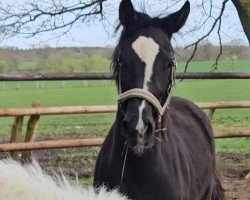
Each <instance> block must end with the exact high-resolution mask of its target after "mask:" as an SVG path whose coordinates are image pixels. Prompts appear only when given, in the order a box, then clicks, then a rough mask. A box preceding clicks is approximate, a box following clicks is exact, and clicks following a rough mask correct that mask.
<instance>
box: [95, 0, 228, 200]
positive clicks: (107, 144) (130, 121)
mask: <svg viewBox="0 0 250 200" xmlns="http://www.w3.org/2000/svg"><path fill="white" fill-rule="evenodd" d="M189 13H190V2H189V1H186V2H185V4H184V5H183V7H182V8H181V9H180V10H178V11H177V12H174V13H172V14H170V15H168V16H166V17H150V16H149V15H147V14H146V13H141V12H139V11H136V10H135V9H134V7H133V4H132V2H131V0H122V1H121V3H120V7H119V20H120V26H122V27H123V30H122V32H121V36H120V39H119V41H118V45H117V46H116V48H115V50H114V53H113V60H112V69H113V75H114V77H115V81H116V85H117V88H118V91H119V97H118V110H117V113H116V119H115V122H114V124H113V125H112V127H111V129H110V131H109V133H108V135H107V137H106V139H105V141H104V143H103V145H102V148H101V150H100V153H99V155H98V158H97V161H96V166H95V172H94V184H93V186H94V187H95V188H98V187H100V186H102V185H105V186H106V187H108V188H110V189H114V188H116V189H119V191H120V192H121V193H122V194H125V195H127V196H128V197H129V198H130V199H136V200H166V199H167V200H218V199H220V200H221V199H223V198H224V191H223V187H222V184H221V181H220V178H219V176H218V175H217V173H216V169H215V144H214V138H213V130H212V127H211V124H210V121H209V119H208V117H207V116H206V114H205V113H204V112H203V111H202V110H201V109H200V108H199V107H198V106H196V105H195V104H194V103H193V102H191V101H189V100H186V99H183V98H180V97H172V88H173V85H174V82H175V68H176V61H175V56H174V50H173V47H172V45H171V38H172V35H173V34H174V33H176V32H178V31H179V30H180V29H181V28H182V27H183V26H184V24H185V22H186V20H187V18H188V15H189ZM97 191H98V189H97Z"/></svg>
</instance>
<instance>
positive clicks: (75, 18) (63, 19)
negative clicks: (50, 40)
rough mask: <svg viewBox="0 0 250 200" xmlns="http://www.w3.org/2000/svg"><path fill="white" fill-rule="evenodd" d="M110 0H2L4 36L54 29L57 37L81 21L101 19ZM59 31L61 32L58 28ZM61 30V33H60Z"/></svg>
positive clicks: (0, 29)
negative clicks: (107, 1)
mask: <svg viewBox="0 0 250 200" xmlns="http://www.w3.org/2000/svg"><path fill="white" fill-rule="evenodd" d="M104 1H106V0H87V1H86V0H74V1H67V0H51V1H47V0H28V1H25V2H21V1H20V2H19V1H15V2H16V4H14V5H13V2H12V3H3V2H2V3H0V33H1V37H2V39H6V38H10V37H13V36H16V35H22V36H25V37H33V36H35V35H38V34H41V33H44V32H53V33H54V37H60V36H62V35H65V34H67V33H68V32H69V31H70V30H71V29H72V27H73V26H77V24H78V23H79V22H81V23H83V22H88V21H91V20H94V19H101V18H102V16H103V2H104ZM58 30H59V31H58ZM56 31H58V32H56Z"/></svg>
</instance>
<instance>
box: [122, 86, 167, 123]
mask: <svg viewBox="0 0 250 200" xmlns="http://www.w3.org/2000/svg"><path fill="white" fill-rule="evenodd" d="M171 97H172V91H171V90H170V92H169V94H168V97H167V100H166V101H165V103H164V105H163V106H161V103H160V102H159V100H158V99H157V98H156V97H155V96H154V95H153V94H152V93H150V92H148V91H146V90H143V89H141V88H135V89H131V90H127V91H126V92H123V93H121V94H120V95H119V96H118V101H121V100H127V99H131V98H140V99H144V100H146V101H147V102H149V103H150V104H151V105H153V106H154V108H155V109H156V110H157V112H158V115H159V119H158V120H159V121H158V122H159V123H160V122H161V118H162V116H163V114H164V113H165V111H166V110H167V109H168V108H169V107H168V106H169V103H170V100H171Z"/></svg>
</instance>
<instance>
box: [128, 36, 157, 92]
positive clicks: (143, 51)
mask: <svg viewBox="0 0 250 200" xmlns="http://www.w3.org/2000/svg"><path fill="white" fill-rule="evenodd" d="M132 49H133V50H134V51H135V53H136V54H137V55H138V57H139V58H140V59H141V61H142V62H144V63H145V72H144V81H143V89H145V90H148V84H149V82H151V77H152V74H153V66H154V62H155V59H156V56H157V54H158V53H159V45H158V44H157V42H155V41H154V40H153V39H152V38H150V37H145V36H139V37H138V38H137V39H136V40H135V41H134V42H133V43H132Z"/></svg>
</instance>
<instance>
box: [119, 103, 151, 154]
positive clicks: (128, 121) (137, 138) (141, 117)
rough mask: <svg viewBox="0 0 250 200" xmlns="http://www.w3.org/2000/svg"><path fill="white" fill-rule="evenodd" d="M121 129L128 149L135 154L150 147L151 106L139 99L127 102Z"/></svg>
mask: <svg viewBox="0 0 250 200" xmlns="http://www.w3.org/2000/svg"><path fill="white" fill-rule="evenodd" d="M122 129H123V131H122V134H123V135H124V136H125V138H126V139H127V141H128V145H129V147H131V148H132V149H134V150H136V151H138V152H137V153H139V152H140V153H142V151H143V150H144V149H145V148H147V147H150V146H152V141H153V140H152V137H153V133H154V129H155V121H154V117H153V114H152V107H151V105H150V104H148V103H147V102H146V101H145V100H141V99H129V100H127V106H126V112H125V117H124V120H123V123H122Z"/></svg>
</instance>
